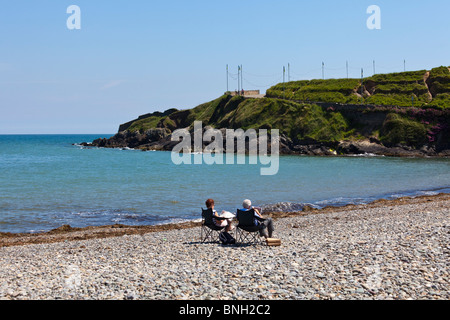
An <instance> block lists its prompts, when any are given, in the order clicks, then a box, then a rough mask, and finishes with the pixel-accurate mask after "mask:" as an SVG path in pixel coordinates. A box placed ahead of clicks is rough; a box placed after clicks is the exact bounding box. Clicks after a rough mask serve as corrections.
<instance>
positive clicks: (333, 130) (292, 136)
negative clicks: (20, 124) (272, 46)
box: [85, 68, 450, 156]
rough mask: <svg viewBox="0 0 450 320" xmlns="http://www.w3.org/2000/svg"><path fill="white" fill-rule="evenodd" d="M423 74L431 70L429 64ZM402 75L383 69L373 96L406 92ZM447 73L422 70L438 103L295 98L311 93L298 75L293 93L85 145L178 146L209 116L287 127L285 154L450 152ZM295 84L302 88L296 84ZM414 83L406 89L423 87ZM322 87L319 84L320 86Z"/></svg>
mask: <svg viewBox="0 0 450 320" xmlns="http://www.w3.org/2000/svg"><path fill="white" fill-rule="evenodd" d="M446 70H447V71H448V69H446ZM416 73H420V74H422V73H423V74H425V73H424V72H422V71H420V72H416ZM416 73H414V76H412V75H409V76H411V77H409V78H408V77H407V80H408V81H413V80H411V78H412V79H415V78H414V77H417V75H416ZM401 76H403V77H406V75H398V74H394V75H384V76H383V75H378V78H377V81H378V82H377V83H376V84H375V83H370V85H368V86H367V88H364V89H365V91H370V92H372V93H371V96H372V97H373V96H375V92H377V91H378V92H380V90H384V91H382V92H387V91H388V90H389V87H390V88H391V89H392V90H394V89H393V88H396V89H395V90H400V91H401V90H402V89H401V87H399V86H398V84H399V83H402V82H401ZM389 78H390V79H394V80H395V81H394V80H392V81H391V83H390V84H387V83H388V80H386V79H389ZM383 79H384V80H383ZM430 79H431V80H430ZM350 80H351V79H350ZM447 80H448V84H450V72H449V74H448V77H447V73H446V72H445V71H444V70H442V69H440V68H437V69H436V70H435V69H433V70H432V72H429V73H428V76H427V77H424V76H423V75H422V82H423V83H424V86H425V83H426V86H425V87H426V88H427V89H426V90H427V92H428V93H429V95H430V96H431V97H432V99H437V100H439V99H440V98H439V97H441V98H442V99H441V100H439V101H441V102H442V101H444V103H443V104H440V105H439V106H435V107H433V108H431V107H429V106H427V107H426V108H425V107H423V108H418V107H411V106H409V107H399V106H391V105H379V104H377V105H374V104H349V103H345V104H343V103H336V102H334V101H331V102H329V101H318V102H314V103H312V102H304V101H302V102H300V101H297V100H292V99H293V98H295V92H298V91H299V90H300V91H302V90H303V91H304V92H305V90H306V89H302V88H301V86H302V85H303V84H304V83H303V82H301V84H300V88H298V85H299V83H298V82H295V83H289V84H290V86H288V87H290V88H291V89H292V90H291V91H292V92H293V95H292V97H291V100H289V99H281V98H280V97H277V94H276V92H277V90H278V89H277V88H278V87H279V86H280V85H277V86H275V87H274V88H272V89H271V90H268V94H270V95H271V96H274V97H272V98H261V99H256V98H244V97H241V96H231V95H223V96H221V97H219V98H217V99H215V100H213V101H210V102H208V103H204V104H202V105H199V106H197V107H195V108H193V109H188V110H176V109H170V110H167V111H165V112H155V113H152V114H147V115H144V116H141V117H139V118H138V119H136V120H133V121H130V122H127V123H125V124H123V125H121V126H120V128H119V133H118V134H116V135H115V136H114V137H112V138H110V139H98V140H95V141H94V142H93V143H92V144H88V143H86V144H85V145H92V146H98V147H112V148H117V147H119V148H124V147H129V148H139V149H142V150H167V151H170V150H172V148H173V146H174V145H176V144H177V142H172V141H171V134H172V132H173V131H174V130H176V129H181V128H188V129H189V130H190V131H191V132H192V131H193V123H194V121H202V123H203V126H204V127H207V126H210V127H213V128H217V129H225V128H228V129H239V128H241V129H243V130H247V129H250V128H252V129H256V130H258V129H268V130H269V131H270V129H279V130H280V134H281V145H280V148H281V150H280V151H281V153H284V154H309V155H335V154H364V153H373V154H379V155H392V156H449V155H450V103H447V102H446V98H447V96H446V94H447V93H446V90H447V82H446V81H447ZM371 81H373V80H371ZM382 81H384V82H382ZM405 81H406V80H405ZM366 83H369V81H367V82H366ZM380 83H384V84H380ZM410 84H411V83H410ZM443 84H444V85H443ZM352 85H353V82H352V81H348V80H347V79H346V80H343V82H342V84H341V85H339V82H338V80H332V81H331V82H330V83H328V84H327V85H326V86H325V87H328V88H329V90H330V91H329V92H328V93H330V95H326V94H325V95H319V96H322V97H331V96H332V94H334V93H336V92H340V93H341V94H344V93H345V92H347V93H348V94H350V95H353V94H355V90H353V89H352V90H350V89H349V88H351V86H352ZM295 86H297V89H296V90H293V88H294V87H295ZM383 86H384V87H383ZM408 86H409V85H407V88H406V89H404V90H409V89H411V88H412V87H416V86H412V87H408ZM380 87H381V88H380ZM419 87H420V85H419ZM332 88H334V89H333V90H334V91H333V90H332ZM408 88H409V89H408ZM428 88H431V89H430V90H431V91H429V89H428ZM310 89H311V88H310ZM416 89H417V90H419V91H418V92H422V91H420V90H423V94H425V90H424V89H423V88H418V87H417V88H416ZM416 89H414V90H416ZM314 90H317V85H316V87H315V89H314ZM400 91H398V92H400ZM448 91H449V92H450V90H448ZM317 92H319V91H317ZM391 92H392V91H391ZM285 93H288V92H285ZM369 94H370V93H369ZM383 94H386V93H383ZM408 94H409V93H408ZM287 96H289V94H288V95H287ZM427 96H428V94H427ZM389 101H392V100H389ZM449 101H450V100H449ZM223 132H225V130H223ZM224 147H225V146H224Z"/></svg>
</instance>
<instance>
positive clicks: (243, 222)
mask: <svg viewBox="0 0 450 320" xmlns="http://www.w3.org/2000/svg"><path fill="white" fill-rule="evenodd" d="M236 218H237V220H238V221H239V224H238V225H237V226H236V242H237V243H238V244H243V243H247V244H262V243H263V240H262V239H261V236H260V234H259V230H261V228H264V225H262V224H259V223H258V225H256V224H255V219H256V220H258V221H264V219H261V218H258V217H255V210H254V209H250V210H239V209H238V210H237V214H236Z"/></svg>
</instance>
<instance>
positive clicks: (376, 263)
mask: <svg viewBox="0 0 450 320" xmlns="http://www.w3.org/2000/svg"><path fill="white" fill-rule="evenodd" d="M449 217H450V195H445V194H444V195H437V196H428V197H420V198H414V199H409V198H403V199H399V200H395V201H380V202H377V203H373V204H368V205H358V206H348V207H344V208H334V209H328V210H325V209H324V210H318V211H311V212H307V213H303V214H299V215H296V216H290V217H285V218H279V219H276V220H275V228H276V230H275V233H274V236H275V237H277V238H280V239H281V241H282V245H281V246H279V247H268V246H265V245H257V246H222V245H220V244H219V243H200V242H199V236H200V228H199V227H198V226H191V227H187V228H184V229H173V230H171V229H170V228H167V229H168V230H163V229H159V230H153V231H152V232H142V233H140V234H139V233H138V234H129V235H120V236H114V237H105V236H101V237H98V238H92V239H87V240H76V239H83V238H89V237H87V236H85V235H82V236H80V235H77V236H76V237H72V238H71V239H69V238H64V237H63V236H60V237H59V238H57V239H56V238H55V236H51V235H48V236H47V240H48V239H50V238H52V237H53V238H52V239H53V240H52V241H43V240H42V239H41V240H40V241H37V242H41V243H34V244H24V243H26V241H25V242H24V241H22V240H23V239H24V238H26V236H23V237H22V238H21V239H22V240H21V241H22V242H17V243H15V242H14V241H15V240H14V239H17V237H14V236H12V235H3V236H2V239H1V243H0V245H2V247H1V248H0V299H19V300H25V299H38V300H40V299H89V300H91V299H92V300H103V299H151V300H169V299H170V300H172V299H186V300H191V299H192V300H204V299H233V300H234V299H244V300H247V299H256V300H269V299H280V300H287V299H289V300H293V299H357V300H359V299H424V300H428V299H445V300H448V299H450V280H449V269H450V219H449ZM119 229H120V228H119ZM119 229H117V230H119ZM85 232H88V233H89V232H90V233H91V234H92V233H95V232H98V229H92V230H90V231H85ZM73 235H74V233H72V236H73ZM77 237H78V238H77ZM53 241H54V242H53ZM11 244H14V245H11Z"/></svg>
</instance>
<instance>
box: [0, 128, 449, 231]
mask: <svg viewBox="0 0 450 320" xmlns="http://www.w3.org/2000/svg"><path fill="white" fill-rule="evenodd" d="M110 136H112V134H34V135H33V134H2V135H0V232H12V233H19V232H44V231H49V230H51V229H54V228H58V227H60V226H62V225H71V226H72V227H87V226H100V225H111V224H116V223H119V224H125V225H156V224H164V223H173V222H181V221H189V220H195V219H199V218H200V216H201V208H202V207H204V206H205V205H204V203H205V200H206V199H208V198H213V199H214V200H215V202H216V209H217V210H219V211H221V210H226V211H231V212H234V211H236V209H237V208H240V207H241V205H242V200H244V199H246V198H248V199H251V200H252V202H253V204H254V205H257V206H261V207H263V210H264V209H265V210H280V211H298V210H301V209H302V208H303V206H305V205H309V206H312V207H316V208H323V207H326V206H343V205H346V204H363V203H370V202H372V201H375V200H377V199H395V198H398V197H402V196H420V195H433V194H438V193H450V170H449V169H450V159H445V158H391V157H382V156H372V155H360V156H342V157H340V156H338V157H334V156H333V157H314V156H288V155H283V156H280V163H279V172H278V174H277V175H274V176H261V175H260V168H261V167H263V165H261V164H257V165H251V164H248V161H246V164H245V165H237V164H236V165H206V164H202V165H184V164H182V165H175V164H173V163H172V161H171V153H170V152H164V151H154V152H151V151H147V152H143V151H138V150H130V149H128V150H125V149H104V148H87V147H83V146H81V145H80V143H81V142H90V141H93V140H94V139H97V138H103V137H104V138H108V137H110Z"/></svg>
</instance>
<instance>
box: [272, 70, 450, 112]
mask: <svg viewBox="0 0 450 320" xmlns="http://www.w3.org/2000/svg"><path fill="white" fill-rule="evenodd" d="M267 96H268V97H272V98H278V99H290V100H298V101H311V102H336V103H347V104H373V105H389V106H403V107H410V106H414V107H432V108H438V109H445V108H450V69H449V68H448V67H439V68H434V69H432V70H431V71H427V70H420V71H411V72H400V73H390V74H377V75H374V76H372V77H369V78H364V79H362V81H361V79H328V80H304V81H293V82H288V83H284V84H283V83H280V84H277V85H275V86H273V87H272V88H270V89H269V90H267Z"/></svg>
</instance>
